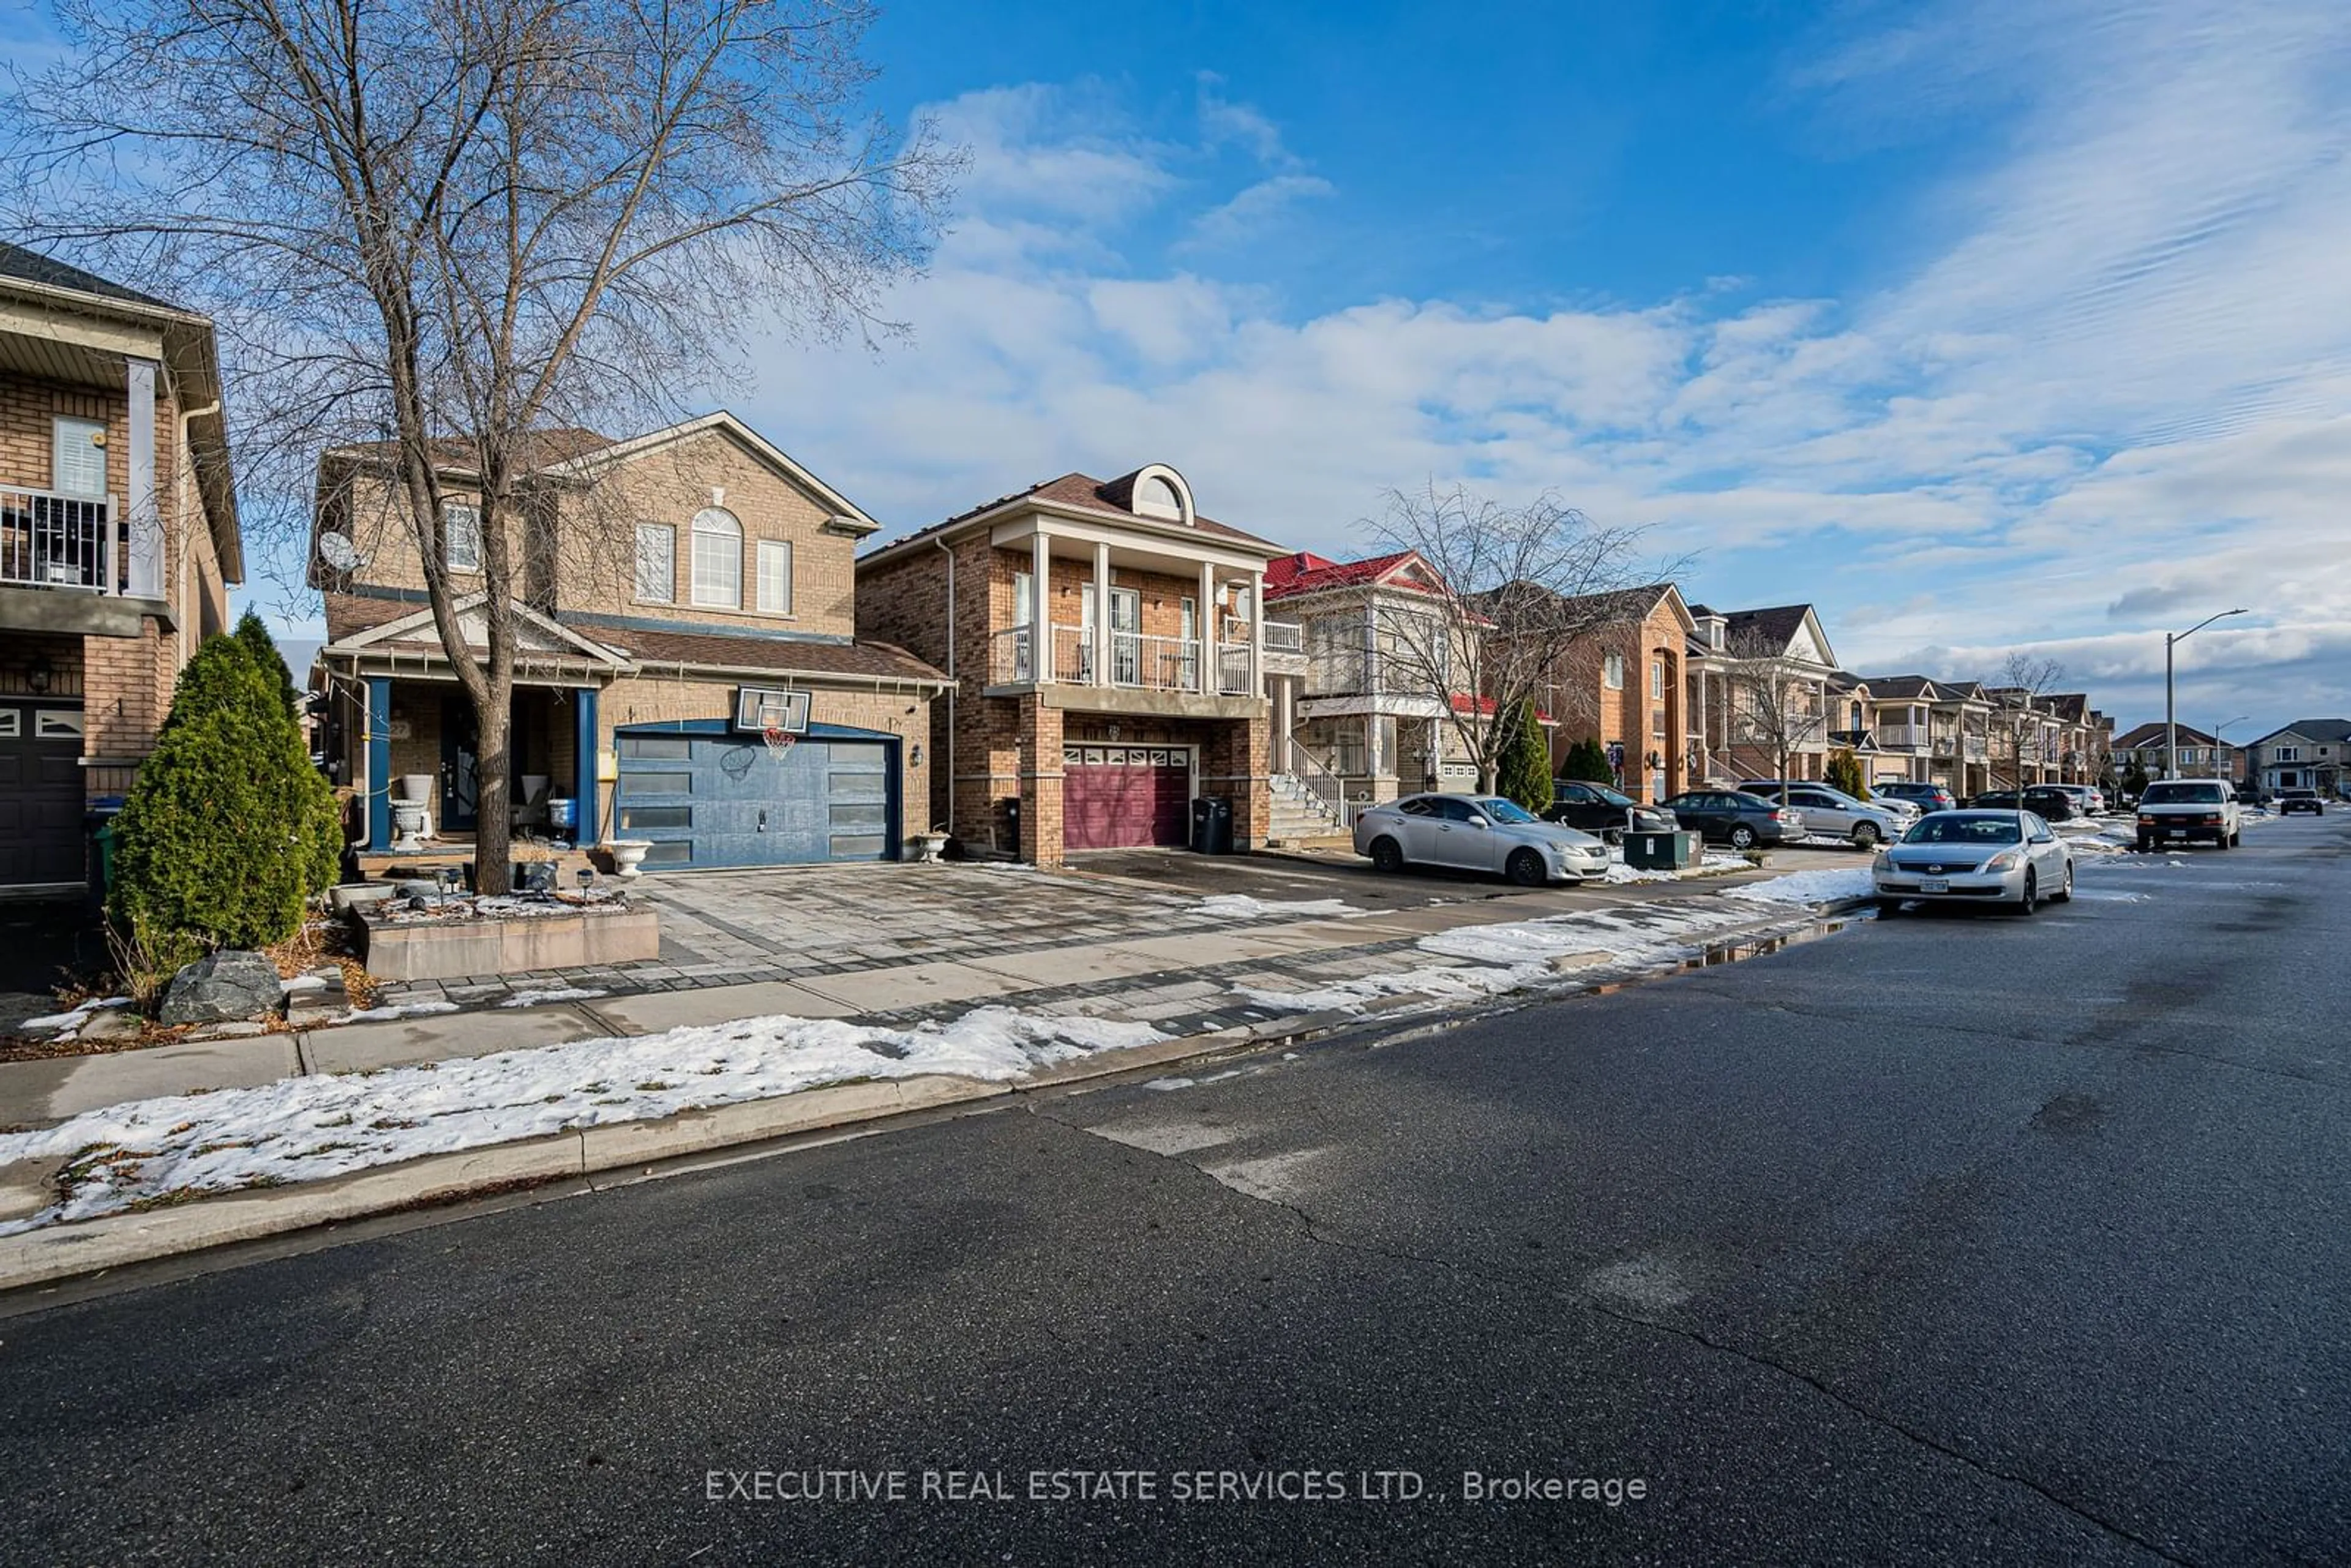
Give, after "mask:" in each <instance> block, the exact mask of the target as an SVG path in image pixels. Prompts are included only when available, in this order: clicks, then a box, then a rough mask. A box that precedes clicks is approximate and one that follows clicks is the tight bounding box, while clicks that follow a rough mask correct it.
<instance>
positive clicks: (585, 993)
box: [498, 986, 612, 1008]
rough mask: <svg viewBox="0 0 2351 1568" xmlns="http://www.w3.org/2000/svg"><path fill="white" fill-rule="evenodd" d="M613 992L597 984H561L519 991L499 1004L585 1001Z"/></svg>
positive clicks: (529, 1005)
mask: <svg viewBox="0 0 2351 1568" xmlns="http://www.w3.org/2000/svg"><path fill="white" fill-rule="evenodd" d="M611 994H612V993H611V992H610V991H607V990H603V989H601V988H598V987H595V986H561V987H558V988H555V989H553V990H547V991H517V992H516V993H515V994H514V995H513V996H510V997H508V998H507V999H506V1000H505V1001H502V1002H500V1003H499V1004H498V1006H500V1007H502V1008H535V1007H540V1006H543V1005H544V1004H546V1003H548V1002H584V1001H587V1000H589V999H590V998H594V997H608V996H611Z"/></svg>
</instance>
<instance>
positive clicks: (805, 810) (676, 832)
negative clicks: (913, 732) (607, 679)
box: [613, 722, 898, 871]
mask: <svg viewBox="0 0 2351 1568" xmlns="http://www.w3.org/2000/svg"><path fill="white" fill-rule="evenodd" d="M617 740H618V746H619V749H620V764H621V778H620V785H619V788H618V789H617V791H616V792H615V795H614V799H613V813H614V819H615V821H614V828H613V836H614V837H615V838H622V839H643V840H646V841H649V842H650V843H652V845H653V848H652V849H651V850H650V851H648V852H646V854H645V869H646V870H648V871H651V870H653V869H655V868H657V867H662V866H754V865H810V864H815V863H817V862H825V861H879V860H895V859H896V858H897V855H898V839H897V831H896V826H895V824H896V822H897V820H898V811H897V805H898V766H897V763H898V742H897V737H894V736H886V735H876V734H872V733H869V732H867V731H863V730H853V729H847V728H843V727H837V726H831V725H811V726H810V731H809V733H808V734H807V735H805V736H803V737H800V738H799V742H798V743H797V744H796V745H794V746H793V747H790V749H789V750H787V751H785V752H783V753H782V754H781V755H780V756H778V755H774V754H771V753H770V752H769V751H768V747H767V743H766V742H765V741H763V740H761V739H760V738H759V737H758V736H756V735H739V734H733V733H728V732H726V730H725V729H724V728H723V727H721V726H719V725H718V724H716V722H712V723H709V724H707V725H706V726H704V727H693V726H685V727H681V726H676V725H670V726H664V727H643V728H637V729H624V730H622V731H621V732H620V735H619V736H618V737H617Z"/></svg>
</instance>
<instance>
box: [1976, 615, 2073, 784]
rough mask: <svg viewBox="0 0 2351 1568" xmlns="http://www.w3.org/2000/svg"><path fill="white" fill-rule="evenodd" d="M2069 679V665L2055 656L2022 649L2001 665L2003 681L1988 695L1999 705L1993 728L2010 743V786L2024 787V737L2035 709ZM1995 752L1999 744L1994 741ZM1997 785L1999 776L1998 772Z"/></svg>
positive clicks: (2031, 722) (2032, 721) (2001, 678)
mask: <svg viewBox="0 0 2351 1568" xmlns="http://www.w3.org/2000/svg"><path fill="white" fill-rule="evenodd" d="M2064 678H2065V666H2064V665H2063V664H2059V663H2058V662H2057V661H2056V660H2054V659H2050V658H2042V657H2036V656H2035V655H2033V654H2032V653H2025V652H2024V651H2023V650H2022V649H2019V650H2018V651H2017V652H2015V653H2011V654H2010V655H2009V656H2008V658H2007V659H2006V660H2005V661H2003V662H2002V664H2001V667H2000V683H1999V685H1995V686H1993V687H1991V689H1990V690H1989V691H1987V692H1986V693H1985V694H1984V695H1986V696H1988V697H1990V698H1991V700H1992V702H1993V703H1994V704H1996V705H1997V706H1998V708H1999V716H1998V718H1997V719H1996V721H1995V723H1994V725H1993V727H1994V729H1995V730H1996V731H1997V732H1998V734H1999V735H2001V736H2003V737H2006V739H2007V744H2008V788H2009V789H2023V788H2024V736H2025V731H2026V730H2028V729H2030V728H2032V726H2033V723H2034V719H2033V710H2034V708H2035V707H2036V706H2037V705H2038V704H2039V703H2040V701H2041V699H2042V698H2043V696H2045V695H2048V694H2049V692H2050V691H2051V690H2052V689H2053V688H2054V687H2055V686H2056V685H2058V684H2059V683H2060V682H2062V681H2064ZM1993 749H1994V751H1995V752H1997V750H1998V743H1997V741H1995V743H1994V747H1993ZM1992 781H1993V782H1994V783H1995V784H1997V783H1998V782H1999V781H2000V780H1999V777H1998V775H1997V774H1995V775H1994V777H1993V780H1992Z"/></svg>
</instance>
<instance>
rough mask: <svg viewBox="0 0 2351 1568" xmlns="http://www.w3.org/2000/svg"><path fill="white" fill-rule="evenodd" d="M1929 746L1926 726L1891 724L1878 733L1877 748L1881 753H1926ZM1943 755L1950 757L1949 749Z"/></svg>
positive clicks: (1881, 728)
mask: <svg viewBox="0 0 2351 1568" xmlns="http://www.w3.org/2000/svg"><path fill="white" fill-rule="evenodd" d="M1946 738H1948V737H1946ZM1927 747H1928V738H1927V727H1926V726H1924V725H1920V724H1889V725H1885V726H1882V727H1879V729H1878V731H1877V748H1878V749H1879V750H1880V751H1924V750H1926V749H1927ZM1942 755H1945V756H1949V747H1946V748H1945V750H1944V752H1943V753H1942Z"/></svg>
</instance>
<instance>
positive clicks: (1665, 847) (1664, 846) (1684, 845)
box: [1625, 832, 1704, 871]
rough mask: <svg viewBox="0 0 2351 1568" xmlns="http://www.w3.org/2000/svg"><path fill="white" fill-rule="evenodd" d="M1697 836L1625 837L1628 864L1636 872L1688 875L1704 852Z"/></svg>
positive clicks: (1680, 834)
mask: <svg viewBox="0 0 2351 1568" xmlns="http://www.w3.org/2000/svg"><path fill="white" fill-rule="evenodd" d="M1699 846H1700V840H1699V838H1698V835H1697V834H1696V833H1688V832H1683V833H1626V834H1625V864H1626V865H1628V866H1631V867H1632V868H1633V869H1634V870H1635V871H1687V870H1688V869H1689V868H1690V867H1692V866H1694V865H1696V864H1698V859H1699V857H1700V856H1701V855H1702V854H1703V853H1704V851H1703V850H1702V849H1701V848H1700V847H1699Z"/></svg>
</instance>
